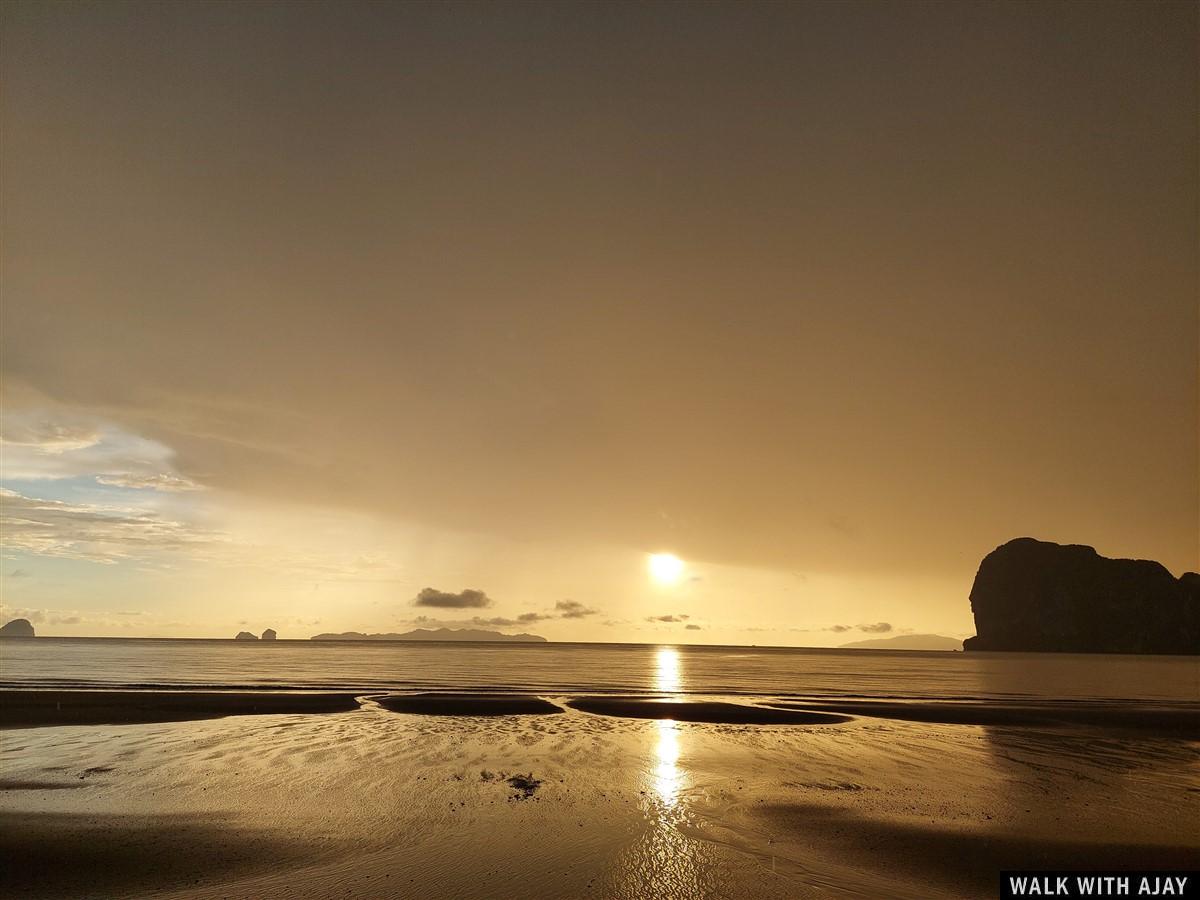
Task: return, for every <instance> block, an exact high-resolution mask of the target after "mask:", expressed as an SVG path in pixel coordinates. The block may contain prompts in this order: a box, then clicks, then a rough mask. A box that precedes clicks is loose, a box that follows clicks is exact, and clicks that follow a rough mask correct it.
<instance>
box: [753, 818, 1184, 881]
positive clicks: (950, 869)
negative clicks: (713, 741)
mask: <svg viewBox="0 0 1200 900" xmlns="http://www.w3.org/2000/svg"><path fill="white" fill-rule="evenodd" d="M762 812H763V813H764V814H765V815H766V817H767V818H768V819H769V820H770V821H771V822H772V823H774V825H775V826H776V827H777V828H779V829H781V830H783V831H787V832H790V833H791V836H792V837H793V838H795V839H797V840H801V841H803V842H804V843H805V845H806V846H808V847H810V848H811V849H813V850H814V851H816V852H818V853H827V854H830V855H831V857H834V858H841V859H842V860H843V862H844V863H845V864H847V865H850V866H854V867H855V868H858V869H860V870H861V871H872V870H874V871H876V872H878V873H879V875H880V877H881V879H883V881H881V883H883V882H885V881H890V880H891V879H892V878H893V877H895V876H897V875H899V876H901V877H903V878H906V879H909V880H911V881H914V882H916V883H918V884H926V885H936V886H939V887H940V888H941V889H942V890H949V891H953V892H954V893H956V894H957V895H959V896H971V897H975V896H978V897H990V896H994V895H995V892H996V889H997V884H998V879H999V874H1000V872H1002V871H1005V870H1013V869H1015V870H1021V869H1042V870H1071V869H1079V870H1092V869H1121V870H1133V869H1160V870H1183V869H1188V868H1193V867H1194V866H1195V861H1196V854H1197V852H1200V848H1198V847H1197V846H1195V845H1192V846H1186V845H1184V844H1173V843H1165V842H1164V843H1149V844H1132V843H1116V842H1103V841H1100V842H1087V841H1082V840H1073V839H1071V838H1070V837H1069V836H1065V835H1064V836H1062V837H1052V838H1051V837H1044V836H1022V835H1016V834H1012V833H1010V832H1003V831H1000V832H987V831H977V832H966V831H959V830H953V829H951V828H947V827H944V826H939V825H936V824H929V825H925V824H916V823H909V822H889V821H886V820H879V819H873V818H866V817H862V816H858V815H855V814H854V813H853V812H850V811H848V810H842V809H835V808H832V807H826V806H820V805H817V804H807V803H780V804H768V805H764V806H763V807H762Z"/></svg>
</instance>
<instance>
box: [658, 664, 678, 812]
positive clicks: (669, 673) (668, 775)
mask: <svg viewBox="0 0 1200 900" xmlns="http://www.w3.org/2000/svg"><path fill="white" fill-rule="evenodd" d="M656 664H657V671H656V673H655V676H656V677H655V687H656V688H657V689H658V690H660V691H663V692H669V693H676V692H678V691H679V690H680V689H681V687H682V676H681V673H680V665H679V651H678V650H676V649H675V648H674V647H661V648H659V651H658V655H657V657H656ZM655 725H656V726H657V728H658V742H657V743H656V744H655V746H654V760H655V765H654V771H653V782H654V790H655V792H656V793H657V794H658V797H659V799H660V800H661V801H662V803H663V806H665V807H666V808H667V809H671V808H673V807H674V806H675V804H676V803H677V802H678V801H679V789H680V787H681V785H682V782H683V773H682V772H681V771H680V768H679V726H678V725H677V724H676V723H675V721H674V720H673V719H658V720H656V721H655Z"/></svg>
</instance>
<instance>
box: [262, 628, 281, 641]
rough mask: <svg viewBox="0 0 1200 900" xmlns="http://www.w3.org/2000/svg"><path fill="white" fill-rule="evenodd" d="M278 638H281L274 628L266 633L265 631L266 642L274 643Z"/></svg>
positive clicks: (263, 635) (264, 638)
mask: <svg viewBox="0 0 1200 900" xmlns="http://www.w3.org/2000/svg"><path fill="white" fill-rule="evenodd" d="M278 637H279V636H278V635H277V634H276V633H275V629H274V628H268V629H267V630H266V631H264V632H263V633H262V640H264V641H274V640H277V639H278Z"/></svg>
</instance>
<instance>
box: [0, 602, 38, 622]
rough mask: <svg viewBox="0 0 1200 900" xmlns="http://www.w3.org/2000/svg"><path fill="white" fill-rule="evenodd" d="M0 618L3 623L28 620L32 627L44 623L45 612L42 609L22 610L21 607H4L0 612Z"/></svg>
mask: <svg viewBox="0 0 1200 900" xmlns="http://www.w3.org/2000/svg"><path fill="white" fill-rule="evenodd" d="M0 618H3V619H4V620H5V621H7V620H8V619H28V620H29V621H30V622H32V623H33V624H34V625H37V624H39V623H40V622H44V621H46V611H45V610H44V609H22V608H21V607H13V606H6V607H4V608H3V610H2V611H0Z"/></svg>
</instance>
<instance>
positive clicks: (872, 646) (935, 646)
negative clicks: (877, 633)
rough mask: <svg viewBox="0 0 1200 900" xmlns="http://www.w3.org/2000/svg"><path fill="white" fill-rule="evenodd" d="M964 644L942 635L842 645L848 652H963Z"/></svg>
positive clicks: (911, 635) (915, 635)
mask: <svg viewBox="0 0 1200 900" xmlns="http://www.w3.org/2000/svg"><path fill="white" fill-rule="evenodd" d="M962 648H963V642H962V641H960V640H959V639H958V638H952V637H946V636H945V635H942V634H901V635H898V636H896V637H890V638H871V639H870V640H866V641H851V642H850V643H849V644H842V649H846V650H961V649H962Z"/></svg>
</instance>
